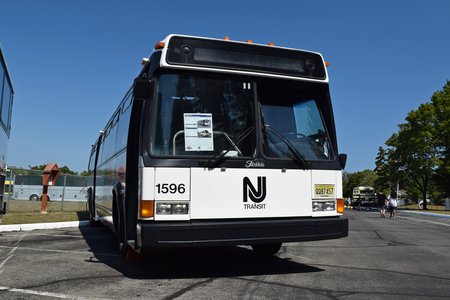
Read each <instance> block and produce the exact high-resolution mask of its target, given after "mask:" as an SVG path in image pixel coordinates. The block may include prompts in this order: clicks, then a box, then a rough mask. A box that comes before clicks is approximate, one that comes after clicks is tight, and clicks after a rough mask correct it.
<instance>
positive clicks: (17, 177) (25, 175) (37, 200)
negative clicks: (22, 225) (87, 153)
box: [4, 169, 88, 213]
mask: <svg viewBox="0 0 450 300" xmlns="http://www.w3.org/2000/svg"><path fill="white" fill-rule="evenodd" d="M6 175H7V177H6V180H5V187H4V202H5V204H4V205H5V208H6V213H8V212H39V211H40V210H41V200H42V190H43V187H42V171H36V170H23V169H21V170H14V169H12V170H9V171H8V173H7V174H6ZM87 184H88V177H85V176H76V175H69V174H60V175H59V177H58V180H57V181H56V184H55V185H53V186H49V187H48V193H47V195H48V202H47V211H49V212H50V211H85V210H86V187H87Z"/></svg>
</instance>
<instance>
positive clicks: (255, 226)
mask: <svg viewBox="0 0 450 300" xmlns="http://www.w3.org/2000/svg"><path fill="white" fill-rule="evenodd" d="M346 236H348V219H345V218H342V217H327V218H325V217H324V218H289V219H270V220H267V219H265V220H262V219H255V220H208V221H190V222H138V246H139V247H140V248H141V249H142V250H144V251H145V250H146V249H152V248H166V247H167V248H172V247H186V246H218V245H250V244H257V243H280V242H281V243H284V242H302V241H315V240H327V239H337V238H342V237H346Z"/></svg>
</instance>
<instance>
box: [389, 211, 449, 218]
mask: <svg viewBox="0 0 450 300" xmlns="http://www.w3.org/2000/svg"><path fill="white" fill-rule="evenodd" d="M397 213H406V214H413V215H422V216H433V217H438V218H450V215H444V214H436V213H431V212H420V211H408V210H402V209H398V210H397Z"/></svg>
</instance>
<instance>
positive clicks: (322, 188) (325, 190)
mask: <svg viewBox="0 0 450 300" xmlns="http://www.w3.org/2000/svg"><path fill="white" fill-rule="evenodd" d="M314 197H315V198H328V197H334V184H315V185H314Z"/></svg>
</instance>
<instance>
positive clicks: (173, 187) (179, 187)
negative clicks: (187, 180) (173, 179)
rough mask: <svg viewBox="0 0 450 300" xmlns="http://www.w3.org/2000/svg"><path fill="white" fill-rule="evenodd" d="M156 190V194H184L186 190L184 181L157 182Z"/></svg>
mask: <svg viewBox="0 0 450 300" xmlns="http://www.w3.org/2000/svg"><path fill="white" fill-rule="evenodd" d="M156 191H157V193H158V194H168V193H171V194H176V193H178V194H184V192H186V186H185V185H184V183H180V184H175V183H158V184H157V185H156Z"/></svg>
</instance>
